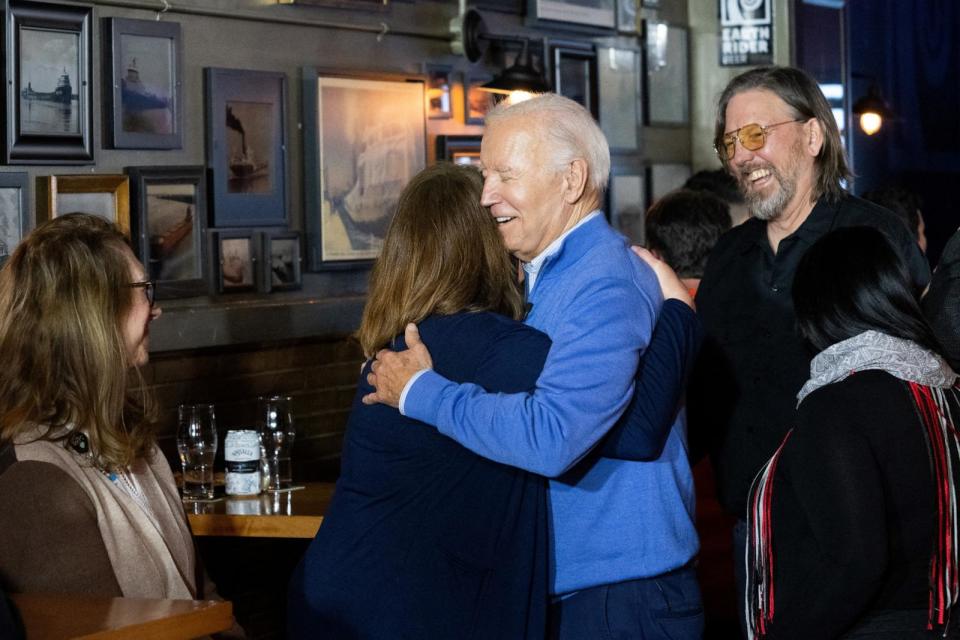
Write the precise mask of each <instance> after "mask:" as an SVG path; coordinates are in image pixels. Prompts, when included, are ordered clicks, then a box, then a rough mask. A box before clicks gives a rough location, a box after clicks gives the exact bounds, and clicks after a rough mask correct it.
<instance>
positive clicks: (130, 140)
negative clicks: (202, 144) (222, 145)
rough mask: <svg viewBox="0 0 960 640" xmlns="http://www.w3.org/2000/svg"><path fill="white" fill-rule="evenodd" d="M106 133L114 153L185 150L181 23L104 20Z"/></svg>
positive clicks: (107, 140)
mask: <svg viewBox="0 0 960 640" xmlns="http://www.w3.org/2000/svg"><path fill="white" fill-rule="evenodd" d="M104 32H105V33H107V34H109V38H104V55H103V58H104V62H103V69H104V74H105V75H106V79H105V82H104V83H103V99H104V102H103V104H104V114H105V116H106V119H105V120H106V121H105V123H104V127H103V131H104V135H105V138H106V146H107V147H108V148H112V149H180V148H182V147H183V106H182V105H183V90H182V86H183V83H182V81H181V78H182V77H183V47H182V44H181V39H180V23H178V22H169V21H166V20H164V21H162V22H161V21H157V20H132V19H127V18H105V19H104Z"/></svg>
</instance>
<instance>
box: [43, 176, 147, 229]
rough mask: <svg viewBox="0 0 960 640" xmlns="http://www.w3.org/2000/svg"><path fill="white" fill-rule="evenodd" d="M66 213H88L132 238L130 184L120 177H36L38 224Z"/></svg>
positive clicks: (125, 178)
mask: <svg viewBox="0 0 960 640" xmlns="http://www.w3.org/2000/svg"><path fill="white" fill-rule="evenodd" d="M65 213H89V214H92V215H96V216H100V217H101V218H103V219H105V220H109V221H110V222H113V223H114V224H116V225H117V226H118V227H120V229H121V231H123V232H124V233H125V234H126V235H127V237H130V181H129V180H128V179H127V176H124V175H119V174H102V173H89V174H83V175H72V176H71V175H62V176H37V222H38V223H40V222H46V221H47V220H50V219H52V218H56V217H57V216H59V215H63V214H65Z"/></svg>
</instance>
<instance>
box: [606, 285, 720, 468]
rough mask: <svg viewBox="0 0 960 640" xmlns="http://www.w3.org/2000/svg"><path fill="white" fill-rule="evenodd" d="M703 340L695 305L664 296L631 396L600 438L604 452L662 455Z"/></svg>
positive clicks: (626, 457) (640, 456) (625, 456)
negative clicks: (621, 413)
mask: <svg viewBox="0 0 960 640" xmlns="http://www.w3.org/2000/svg"><path fill="white" fill-rule="evenodd" d="M702 340H703V325H701V324H700V320H699V319H698V318H697V314H696V313H695V312H694V310H693V309H691V308H690V307H689V306H687V305H686V304H684V303H683V302H681V301H679V300H667V301H665V302H664V303H663V310H662V311H661V312H660V318H659V320H657V324H656V326H655V327H654V329H653V335H652V336H651V337H650V346H649V347H647V350H646V352H645V353H644V354H643V357H642V358H640V364H639V366H638V367H637V375H636V387H635V388H634V391H633V398H632V399H631V400H630V404H629V405H628V406H627V410H626V411H624V413H623V416H622V417H621V418H620V420H618V421H617V424H616V425H615V426H614V427H613V429H611V430H610V433H609V434H608V435H607V437H606V438H605V439H604V441H603V444H602V446H601V449H600V453H601V455H602V456H604V457H607V458H620V459H623V460H655V459H656V458H658V457H660V452H661V451H662V450H663V445H664V444H665V443H666V441H667V436H668V435H669V434H670V427H671V426H673V423H674V421H675V420H676V417H677V410H678V409H679V407H680V401H681V398H682V397H683V389H684V386H685V381H686V378H687V374H688V373H689V371H690V368H691V367H692V366H693V362H694V359H695V358H696V356H697V352H698V351H699V350H700V343H701V342H702Z"/></svg>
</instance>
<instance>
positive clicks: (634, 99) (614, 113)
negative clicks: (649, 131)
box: [597, 46, 643, 153]
mask: <svg viewBox="0 0 960 640" xmlns="http://www.w3.org/2000/svg"><path fill="white" fill-rule="evenodd" d="M597 49H598V51H597V83H598V85H599V89H598V93H599V96H598V99H597V100H598V103H599V113H600V116H599V118H598V122H599V123H600V128H601V129H602V130H603V133H604V135H606V137H607V140H609V141H610V151H611V152H616V151H623V152H630V153H633V152H636V151H638V150H640V143H641V136H640V130H641V123H642V114H641V105H642V103H643V101H642V98H641V96H642V90H643V82H642V80H641V78H640V75H641V66H642V65H641V61H640V59H641V52H640V51H639V50H636V49H632V48H626V47H599V46H598V47H597Z"/></svg>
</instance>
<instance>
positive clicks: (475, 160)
mask: <svg viewBox="0 0 960 640" xmlns="http://www.w3.org/2000/svg"><path fill="white" fill-rule="evenodd" d="M481 137H482V136H437V160H447V161H449V162H452V163H454V164H465V165H470V166H473V167H479V166H480V139H481Z"/></svg>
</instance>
